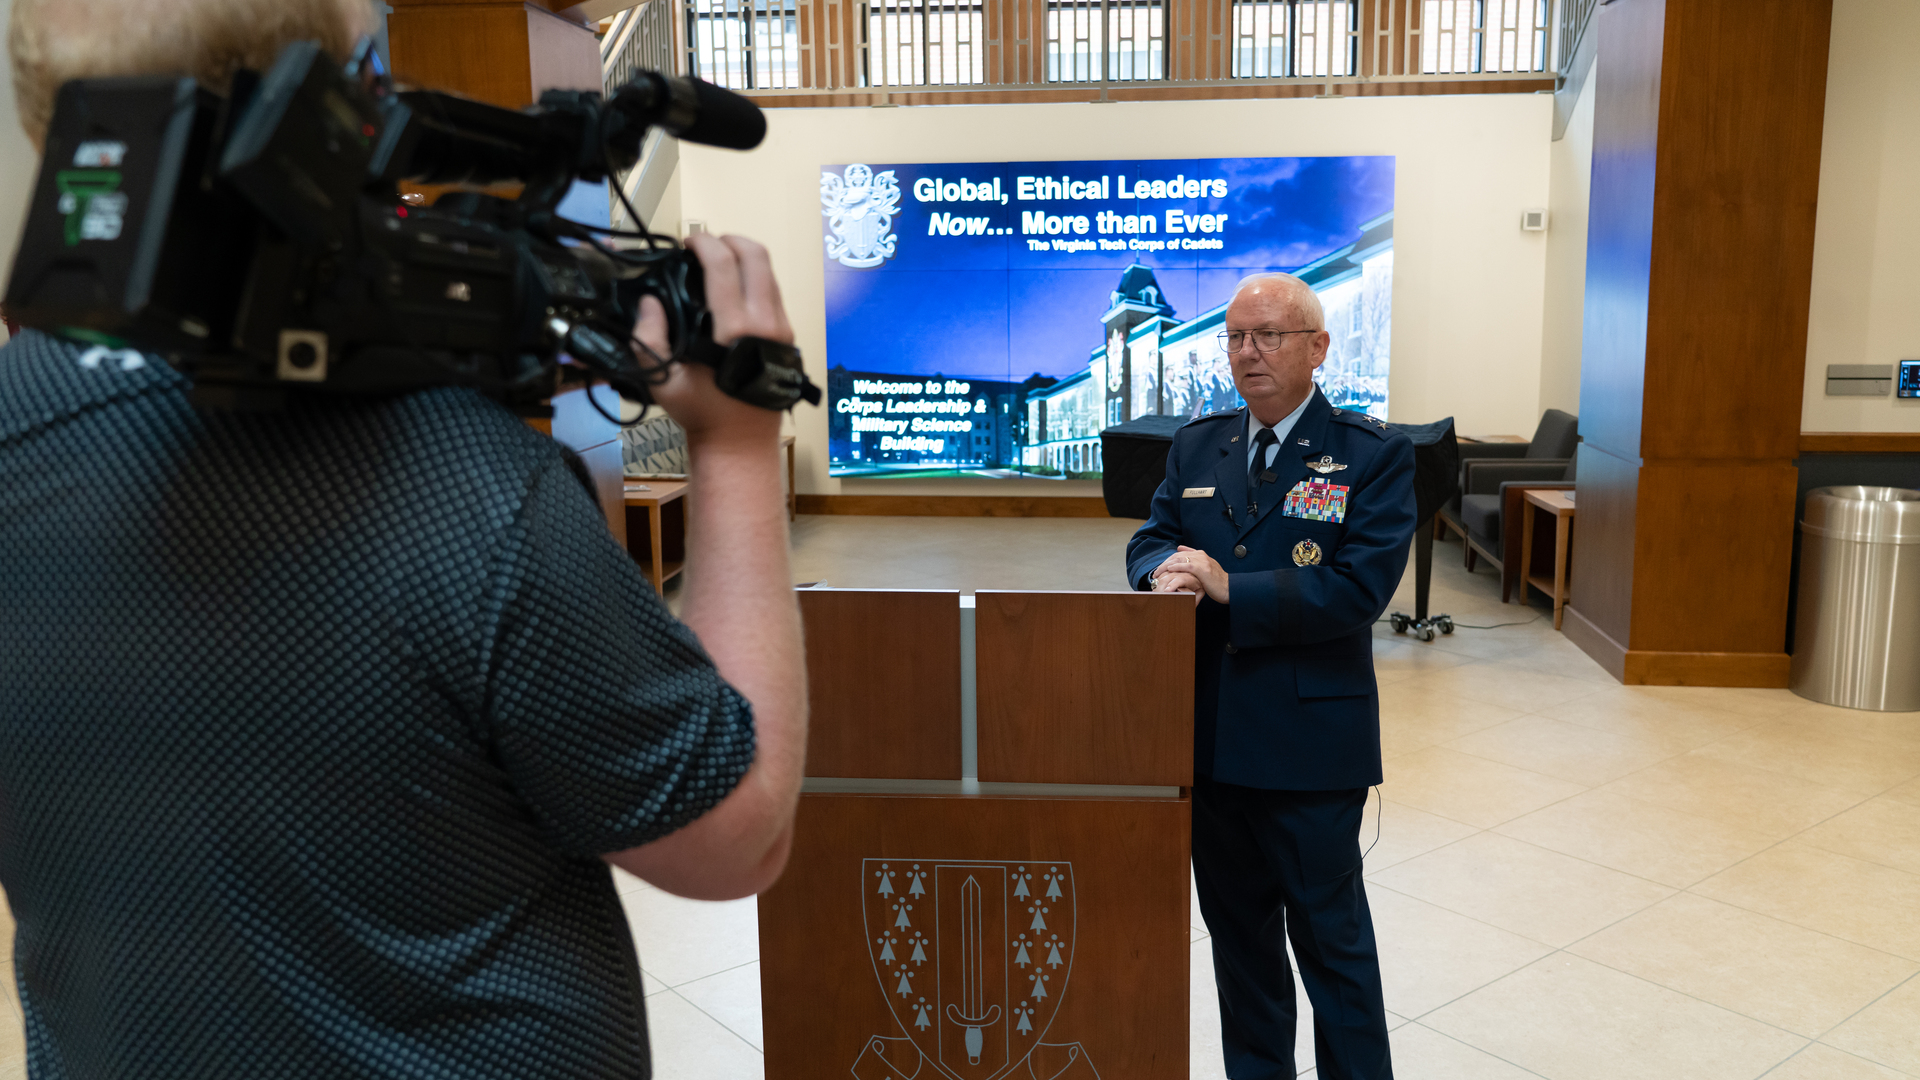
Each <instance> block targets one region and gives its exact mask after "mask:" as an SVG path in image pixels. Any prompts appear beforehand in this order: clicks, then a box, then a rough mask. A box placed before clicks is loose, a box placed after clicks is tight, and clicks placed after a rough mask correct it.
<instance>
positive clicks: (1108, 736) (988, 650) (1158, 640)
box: [974, 592, 1194, 787]
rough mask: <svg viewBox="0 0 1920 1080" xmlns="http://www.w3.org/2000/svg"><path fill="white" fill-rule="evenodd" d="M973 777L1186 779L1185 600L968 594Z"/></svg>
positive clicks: (1189, 680) (1189, 771) (1189, 604)
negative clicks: (974, 699)
mask: <svg viewBox="0 0 1920 1080" xmlns="http://www.w3.org/2000/svg"><path fill="white" fill-rule="evenodd" d="M974 604H975V612H974V618H975V629H974V634H975V655H976V657H977V663H978V672H979V727H980V735H979V746H980V779H981V780H984V781H1009V782H1026V783H1055V784H1156V785H1167V786H1173V787H1186V786H1189V785H1191V784H1192V783H1193V618H1194V616H1193V599H1192V598H1191V597H1188V596H1165V595H1155V594H1153V593H1019V592H980V593H976V594H975V595H974Z"/></svg>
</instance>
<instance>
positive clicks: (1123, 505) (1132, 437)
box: [1100, 416, 1188, 521]
mask: <svg viewBox="0 0 1920 1080" xmlns="http://www.w3.org/2000/svg"><path fill="white" fill-rule="evenodd" d="M1187 422H1188V420H1187V418H1186V417H1184V416H1142V417H1140V418H1138V419H1135V420H1129V421H1127V422H1126V423H1124V424H1115V425H1114V426H1112V427H1110V428H1108V429H1107V430H1105V431H1103V432H1101V433H1100V458H1101V465H1100V468H1101V473H1100V493H1101V494H1102V495H1104V496H1105V497H1106V500H1107V513H1108V514H1110V515H1111V516H1113V517H1117V518H1139V519H1141V520H1143V521H1144V520H1146V518H1147V517H1148V516H1149V515H1150V514H1151V513H1152V506H1153V493H1154V492H1155V491H1158V490H1159V488H1160V482H1161V481H1162V480H1165V479H1166V478H1167V451H1168V450H1171V449H1172V448H1173V433H1174V432H1176V431H1179V430H1180V429H1181V428H1183V427H1185V426H1186V425H1187Z"/></svg>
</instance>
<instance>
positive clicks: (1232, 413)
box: [1182, 409, 1241, 427]
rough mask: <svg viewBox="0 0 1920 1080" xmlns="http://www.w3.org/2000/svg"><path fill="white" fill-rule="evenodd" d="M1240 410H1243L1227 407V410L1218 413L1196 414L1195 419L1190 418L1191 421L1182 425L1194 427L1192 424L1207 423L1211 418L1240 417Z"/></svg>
mask: <svg viewBox="0 0 1920 1080" xmlns="http://www.w3.org/2000/svg"><path fill="white" fill-rule="evenodd" d="M1240 412H1241V410H1239V409H1227V410H1225V411H1223V412H1216V413H1208V414H1207V415H1205V416H1196V417H1194V418H1193V419H1191V420H1189V421H1187V422H1186V423H1185V424H1184V425H1182V426H1184V427H1192V426H1194V425H1195V424H1204V423H1206V422H1207V421H1209V420H1227V419H1238V418H1239V416H1240Z"/></svg>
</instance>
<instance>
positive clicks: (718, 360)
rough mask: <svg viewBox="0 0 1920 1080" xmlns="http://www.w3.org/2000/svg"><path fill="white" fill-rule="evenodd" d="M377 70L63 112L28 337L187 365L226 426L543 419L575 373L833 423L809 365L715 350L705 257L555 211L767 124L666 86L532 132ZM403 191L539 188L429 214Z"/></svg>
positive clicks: (718, 93) (24, 263) (20, 285)
mask: <svg viewBox="0 0 1920 1080" xmlns="http://www.w3.org/2000/svg"><path fill="white" fill-rule="evenodd" d="M375 68H376V61H375V60H374V59H373V55H372V53H371V51H370V49H369V48H368V47H367V46H365V45H363V46H362V48H361V49H360V51H359V52H358V53H357V54H356V55H355V57H354V58H353V59H352V60H351V61H349V62H348V63H347V64H345V65H342V64H340V63H338V62H337V61H335V60H333V59H331V58H329V57H327V56H326V55H325V54H324V53H323V52H321V50H320V49H319V47H318V46H317V45H314V44H312V43H306V42H299V43H295V44H293V45H289V46H288V47H287V48H286V49H285V50H283V51H282V52H281V54H280V56H279V57H278V59H277V60H276V62H275V64H274V66H273V68H272V70H270V71H268V72H267V73H266V74H264V75H261V76H255V75H252V74H251V73H247V72H242V73H241V74H240V75H239V76H237V77H236V79H235V84H234V87H233V92H232V93H231V94H230V95H229V96H228V97H226V98H220V97H217V96H215V95H213V94H210V93H208V92H207V91H205V90H203V89H201V88H200V87H198V86H197V85H196V84H195V82H194V81H193V80H192V79H185V78H178V79H176V78H166V77H144V78H116V79H91V80H78V81H75V82H71V83H68V84H67V85H66V86H64V87H62V88H61V91H60V95H59V98H58V100H57V102H56V107H55V111H54V117H53V122H52V124H51V126H50V127H49V130H48V133H47V142H46V154H45V157H44V159H43V161H42V164H41V172H40V177H39V182H38V184H37V185H36V188H35V191H34V196H33V203H32V207H31V209H30V211H29V213H28V217H27V221H26V225H25V229H24V231H23V235H22V239H21V245H20V253H19V257H18V258H17V259H16V261H15V264H14V271H13V276H12V279H11V281H10V283H9V287H8V291H7V296H6V307H7V311H8V314H9V315H10V316H11V317H12V318H13V319H15V320H16V321H17V322H19V323H20V324H22V325H25V326H32V327H36V328H40V329H44V330H47V331H49V332H54V333H60V334H64V335H67V336H70V337H77V338H81V339H85V340H92V341H96V342H100V343H104V344H113V345H134V346H138V347H140V348H144V349H149V350H152V351H155V352H158V353H161V354H163V355H165V356H166V357H167V358H168V360H169V362H170V363H172V364H174V365H176V366H177V367H179V368H180V369H181V370H182V371H184V372H186V373H187V374H188V375H189V376H191V378H192V379H193V383H194V393H195V396H196V399H197V400H198V401H200V402H201V403H203V404H207V405H211V406H225V407H236V408H272V407H274V406H275V405H277V404H279V403H282V402H284V400H285V397H286V395H287V393H289V392H331V393H342V394H387V393H396V392H402V391H406V390H410V389H417V388H421V387H427V386H442V385H460V386H470V387H474V388H476V389H478V390H480V391H482V392H484V393H487V394H489V395H491V396H493V397H496V398H498V399H499V400H501V401H503V402H505V403H507V404H510V405H517V406H526V405H532V404H534V403H536V402H539V401H542V400H544V399H545V398H548V397H551V396H552V395H553V394H554V393H555V392H556V391H557V390H558V389H560V387H561V383H562V380H563V378H564V377H565V376H564V375H563V372H564V373H578V374H584V375H585V376H586V377H587V379H588V380H589V381H591V379H593V378H598V379H602V380H604V381H606V382H607V383H609V384H610V385H612V386H614V387H615V389H617V390H619V391H620V392H621V393H622V394H624V395H626V396H628V397H631V398H634V399H637V400H640V401H647V400H649V399H650V398H649V387H650V386H651V385H653V384H655V383H657V382H658V381H659V380H661V379H663V378H664V377H665V375H666V369H667V365H668V363H669V362H671V361H676V360H679V361H692V362H702V363H707V364H710V365H712V366H713V367H714V369H715V373H716V381H717V382H718V383H719V385H720V387H721V388H722V389H723V390H725V391H726V392H728V393H730V394H732V395H733V396H735V397H737V398H740V399H741V400H743V401H747V402H750V403H752V404H755V405H759V406H762V407H765V408H769V409H784V408H788V407H791V406H792V405H793V404H795V403H796V402H797V401H800V400H806V401H809V402H812V403H817V402H818V400H819V390H818V389H817V388H816V387H815V386H813V384H812V383H811V382H809V381H808V380H807V377H806V375H805V374H804V373H803V372H802V371H801V369H800V363H799V354H798V353H797V352H796V351H795V350H793V349H792V348H791V347H789V346H784V345H776V344H774V343H771V342H765V341H760V340H759V339H753V338H747V339H742V341H740V342H738V343H736V344H735V345H734V346H733V347H732V348H730V349H722V348H720V347H719V346H717V345H715V344H714V342H713V339H712V326H711V321H710V317H709V315H708V312H707V309H706V304H705V300H704V292H703V289H702V281H701V274H700V266H699V263H698V261H697V260H696V259H695V258H693V256H692V255H691V254H690V253H689V252H687V251H686V250H685V249H683V248H681V247H680V246H679V245H678V244H676V243H674V242H672V241H671V240H668V239H666V238H664V237H657V236H648V235H646V234H645V233H635V234H631V235H632V236H633V237H638V238H641V239H643V240H644V246H638V247H636V246H632V245H631V244H630V243H629V244H623V245H620V246H612V245H613V244H616V243H618V241H617V240H608V241H603V240H601V239H599V238H597V237H596V236H595V235H594V233H593V231H591V230H590V228H589V227H587V226H583V225H580V224H578V223H575V222H569V221H566V220H564V219H562V218H560V217H559V216H558V215H557V213H556V210H555V208H556V207H557V206H558V205H559V202H560V200H561V199H562V198H563V197H564V196H565V195H566V193H567V192H568V190H569V189H570V188H571V186H572V184H573V182H574V181H575V180H576V179H585V180H590V181H598V180H603V179H607V178H609V177H611V176H614V175H615V174H616V173H617V172H618V170H620V169H623V168H630V167H632V166H633V165H634V163H635V162H636V161H637V159H638V157H639V150H640V144H641V139H642V138H643V137H644V135H645V134H646V132H647V129H648V128H649V127H652V126H659V127H662V128H664V129H666V130H667V131H669V132H671V133H674V134H677V135H680V136H681V137H683V138H688V139H692V140H694V141H700V142H711V143H715V144H717V145H723V146H734V147H736V148H741V149H745V148H750V147H751V146H753V145H756V144H757V143H758V142H759V140H760V137H761V135H762V133H763V132H764V130H765V121H764V119H763V118H762V117H761V116H760V114H759V110H758V109H757V108H755V107H754V106H753V105H752V104H751V103H750V102H747V101H746V100H745V99H744V98H739V97H737V96H736V95H733V94H730V93H728V92H726V91H724V90H720V89H718V88H716V87H712V86H710V85H708V84H705V83H699V82H697V81H693V80H683V79H670V78H667V77H665V76H662V75H658V74H655V73H651V72H647V73H642V74H641V75H640V76H639V77H637V78H636V79H635V80H634V81H633V82H632V83H631V84H629V85H628V86H627V87H625V88H623V89H621V90H620V91H619V92H618V93H616V94H615V95H614V96H613V97H612V98H611V99H608V100H602V99H601V96H600V95H598V94H592V93H582V92H577V91H550V92H548V93H547V94H545V95H543V96H542V98H541V101H540V104H539V105H538V106H536V107H535V108H533V109H531V110H528V111H526V112H516V111H513V110H508V109H502V108H497V107H494V106H489V105H485V104H482V103H479V102H474V101H470V100H467V99H463V98H458V97H454V96H452V95H447V94H439V93H431V92H405V93H397V92H395V91H394V90H393V88H392V86H391V84H390V83H389V82H388V81H387V80H386V78H385V77H384V76H382V75H380V74H378V73H377V71H376V70H375ZM403 180H411V181H415V182H419V183H427V184H466V185H489V184H497V183H501V182H509V181H517V182H519V183H520V184H521V185H522V189H521V192H520V194H519V196H518V197H517V198H501V197H496V196H493V195H488V194H481V193H468V192H457V193H453V194H449V195H446V196H444V197H442V198H441V199H440V200H439V201H438V202H437V203H435V204H434V205H432V206H415V205H410V204H408V203H407V202H405V201H403V200H402V199H401V198H400V195H399V183H400V182H401V181H403ZM601 231H603V232H604V231H605V230H601ZM644 295H652V296H655V297H658V298H659V299H660V301H661V303H662V305H663V306H664V307H665V309H666V311H667V315H668V323H669V337H670V339H671V341H672V352H671V354H670V355H669V356H664V357H661V356H651V355H650V354H649V355H648V357H647V359H646V360H642V359H640V358H639V357H638V356H636V353H635V350H634V346H633V342H632V334H631V328H632V326H633V322H634V318H635V315H636V313H637V310H638V305H639V300H640V297H642V296H644ZM643 352H644V350H643ZM563 357H566V358H571V359H572V361H573V365H572V366H571V367H567V366H564V365H563V364H562V362H561V361H562V358H563Z"/></svg>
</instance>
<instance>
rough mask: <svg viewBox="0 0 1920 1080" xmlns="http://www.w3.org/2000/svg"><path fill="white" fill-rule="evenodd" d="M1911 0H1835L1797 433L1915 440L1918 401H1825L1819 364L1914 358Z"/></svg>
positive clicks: (1917, 78)
mask: <svg viewBox="0 0 1920 1080" xmlns="http://www.w3.org/2000/svg"><path fill="white" fill-rule="evenodd" d="M1916 55H1920V3H1915V2H1914V0H1834V4H1833V43H1832V49H1831V52H1830V53H1829V55H1828V67H1827V115H1826V128H1825V134H1824V137H1823V139H1822V142H1821V151H1820V213H1819V219H1818V223H1817V225H1816V226H1815V231H1814V242H1813V302H1812V309H1811V311H1810V312H1809V315H1808V325H1807V375H1806V389H1805V399H1804V401H1805V404H1804V405H1803V406H1802V411H1801V417H1800V428H1801V430H1803V431H1902V432H1920V399H1908V400H1904V401H1903V400H1900V399H1898V398H1895V397H1892V396H1891V395H1889V396H1887V397H1883V398H1847V397H1828V396H1827V394H1826V375H1827V365H1828V364H1898V363H1899V361H1901V360H1903V359H1906V360H1920V63H1916V62H1915V60H1914V57H1915V56H1916Z"/></svg>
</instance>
